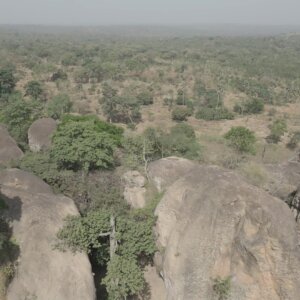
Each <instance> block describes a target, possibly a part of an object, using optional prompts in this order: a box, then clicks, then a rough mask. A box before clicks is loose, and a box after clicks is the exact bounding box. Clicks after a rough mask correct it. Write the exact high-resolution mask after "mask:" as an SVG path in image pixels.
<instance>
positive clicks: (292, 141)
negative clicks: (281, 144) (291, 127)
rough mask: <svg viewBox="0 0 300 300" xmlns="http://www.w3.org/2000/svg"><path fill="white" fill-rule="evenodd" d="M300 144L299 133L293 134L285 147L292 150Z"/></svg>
mask: <svg viewBox="0 0 300 300" xmlns="http://www.w3.org/2000/svg"><path fill="white" fill-rule="evenodd" d="M299 143H300V131H297V132H294V133H293V135H292V137H291V138H290V140H289V142H288V144H287V147H288V148H290V149H292V150H294V149H296V148H297V146H298V145H299Z"/></svg>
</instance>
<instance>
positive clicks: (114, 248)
mask: <svg viewBox="0 0 300 300" xmlns="http://www.w3.org/2000/svg"><path fill="white" fill-rule="evenodd" d="M110 226H111V233H110V235H109V243H110V248H109V250H110V259H112V257H113V256H114V254H115V253H116V251H117V246H118V244H117V240H116V222H115V218H114V216H113V215H111V217H110Z"/></svg>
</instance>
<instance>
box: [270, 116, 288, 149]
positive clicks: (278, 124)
mask: <svg viewBox="0 0 300 300" xmlns="http://www.w3.org/2000/svg"><path fill="white" fill-rule="evenodd" d="M269 128H270V130H271V133H270V135H269V136H268V137H267V140H268V141H269V142H271V143H275V144H277V143H278V142H280V140H281V137H282V136H283V135H284V133H285V132H286V131H287V124H286V120H285V119H276V120H275V121H274V122H273V123H272V124H271V125H270V126H269Z"/></svg>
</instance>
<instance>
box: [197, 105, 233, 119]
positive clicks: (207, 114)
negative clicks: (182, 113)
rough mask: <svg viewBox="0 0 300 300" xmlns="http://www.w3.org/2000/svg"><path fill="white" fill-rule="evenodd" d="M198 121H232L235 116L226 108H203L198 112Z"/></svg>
mask: <svg viewBox="0 0 300 300" xmlns="http://www.w3.org/2000/svg"><path fill="white" fill-rule="evenodd" d="M196 118H197V119H203V120H206V121H212V120H225V119H227V120H232V119H233V118H234V115H233V113H232V112H230V111H229V110H228V109H227V108H225V107H219V108H209V107H203V108H201V109H199V110H198V112H197V113H196Z"/></svg>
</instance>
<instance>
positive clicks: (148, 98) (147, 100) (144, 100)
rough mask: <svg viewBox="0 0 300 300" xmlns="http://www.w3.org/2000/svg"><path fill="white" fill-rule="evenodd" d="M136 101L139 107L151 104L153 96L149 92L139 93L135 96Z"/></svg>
mask: <svg viewBox="0 0 300 300" xmlns="http://www.w3.org/2000/svg"><path fill="white" fill-rule="evenodd" d="M137 99H138V101H139V103H140V104H141V105H151V104H153V96H152V94H151V93H150V92H149V91H144V92H141V93H139V94H138V95H137Z"/></svg>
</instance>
